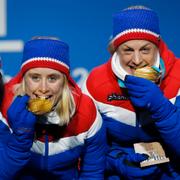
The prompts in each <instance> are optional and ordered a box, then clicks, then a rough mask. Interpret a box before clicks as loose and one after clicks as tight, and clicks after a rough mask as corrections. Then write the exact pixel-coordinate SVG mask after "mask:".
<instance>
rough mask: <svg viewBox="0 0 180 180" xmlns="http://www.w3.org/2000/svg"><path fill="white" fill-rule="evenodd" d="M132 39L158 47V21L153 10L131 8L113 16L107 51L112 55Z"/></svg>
mask: <svg viewBox="0 0 180 180" xmlns="http://www.w3.org/2000/svg"><path fill="white" fill-rule="evenodd" d="M133 39H143V40H148V41H151V42H153V43H154V44H156V45H157V46H158V45H159V40H160V30H159V19H158V16H157V14H156V13H155V12H154V11H153V10H151V9H149V8H147V7H144V6H132V7H129V8H126V9H124V10H122V11H121V12H120V13H118V14H115V15H114V16H113V37H112V40H111V41H110V43H109V47H108V49H109V51H110V52H111V53H114V51H115V50H116V49H117V47H118V46H119V45H120V44H122V43H124V42H125V41H129V40H133Z"/></svg>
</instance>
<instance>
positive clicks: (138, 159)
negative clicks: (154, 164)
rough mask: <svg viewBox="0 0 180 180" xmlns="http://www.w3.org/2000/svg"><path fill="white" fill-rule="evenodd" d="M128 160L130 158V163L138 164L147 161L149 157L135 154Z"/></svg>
mask: <svg viewBox="0 0 180 180" xmlns="http://www.w3.org/2000/svg"><path fill="white" fill-rule="evenodd" d="M130 158H131V161H132V162H135V163H140V162H141V161H144V160H146V159H148V158H149V156H148V155H147V154H139V153H135V154H131V155H130Z"/></svg>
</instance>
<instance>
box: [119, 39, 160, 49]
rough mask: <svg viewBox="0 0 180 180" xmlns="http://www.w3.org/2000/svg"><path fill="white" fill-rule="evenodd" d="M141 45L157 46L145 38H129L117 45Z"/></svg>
mask: <svg viewBox="0 0 180 180" xmlns="http://www.w3.org/2000/svg"><path fill="white" fill-rule="evenodd" d="M126 46H127V47H143V46H151V47H154V48H157V46H156V45H155V44H154V43H152V42H151V41H147V40H141V39H139V40H138V39H136V40H129V41H126V42H124V43H122V44H121V45H120V46H119V47H126Z"/></svg>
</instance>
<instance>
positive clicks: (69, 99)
mask: <svg viewBox="0 0 180 180" xmlns="http://www.w3.org/2000/svg"><path fill="white" fill-rule="evenodd" d="M25 89H26V88H25V81H24V78H23V79H22V82H21V83H20V84H17V85H16V86H15V87H14V94H15V96H18V95H21V96H22V95H25V94H26V91H25ZM55 109H56V112H57V114H58V116H59V118H60V121H59V125H60V126H63V125H67V124H68V123H69V121H70V119H71V117H72V116H73V115H74V112H75V102H74V98H73V95H72V91H71V89H70V87H69V85H68V80H67V77H66V75H64V74H63V87H62V92H61V94H59V100H58V102H57V105H56V108H55Z"/></svg>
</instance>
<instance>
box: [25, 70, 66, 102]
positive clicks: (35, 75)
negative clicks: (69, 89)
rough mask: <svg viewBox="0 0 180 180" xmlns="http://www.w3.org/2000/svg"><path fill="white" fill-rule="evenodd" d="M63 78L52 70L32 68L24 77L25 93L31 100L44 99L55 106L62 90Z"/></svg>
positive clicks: (59, 73)
mask: <svg viewBox="0 0 180 180" xmlns="http://www.w3.org/2000/svg"><path fill="white" fill-rule="evenodd" d="M63 77H64V76H63V74H62V73H61V72H59V71H57V70H54V69H50V68H32V69H30V70H29V71H27V72H26V74H25V75H24V82H25V92H26V94H27V95H29V96H30V98H31V99H35V98H45V99H49V100H50V101H51V102H52V103H53V104H56V103H57V102H58V100H59V97H60V94H61V92H62V89H63V84H64V78H63Z"/></svg>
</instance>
